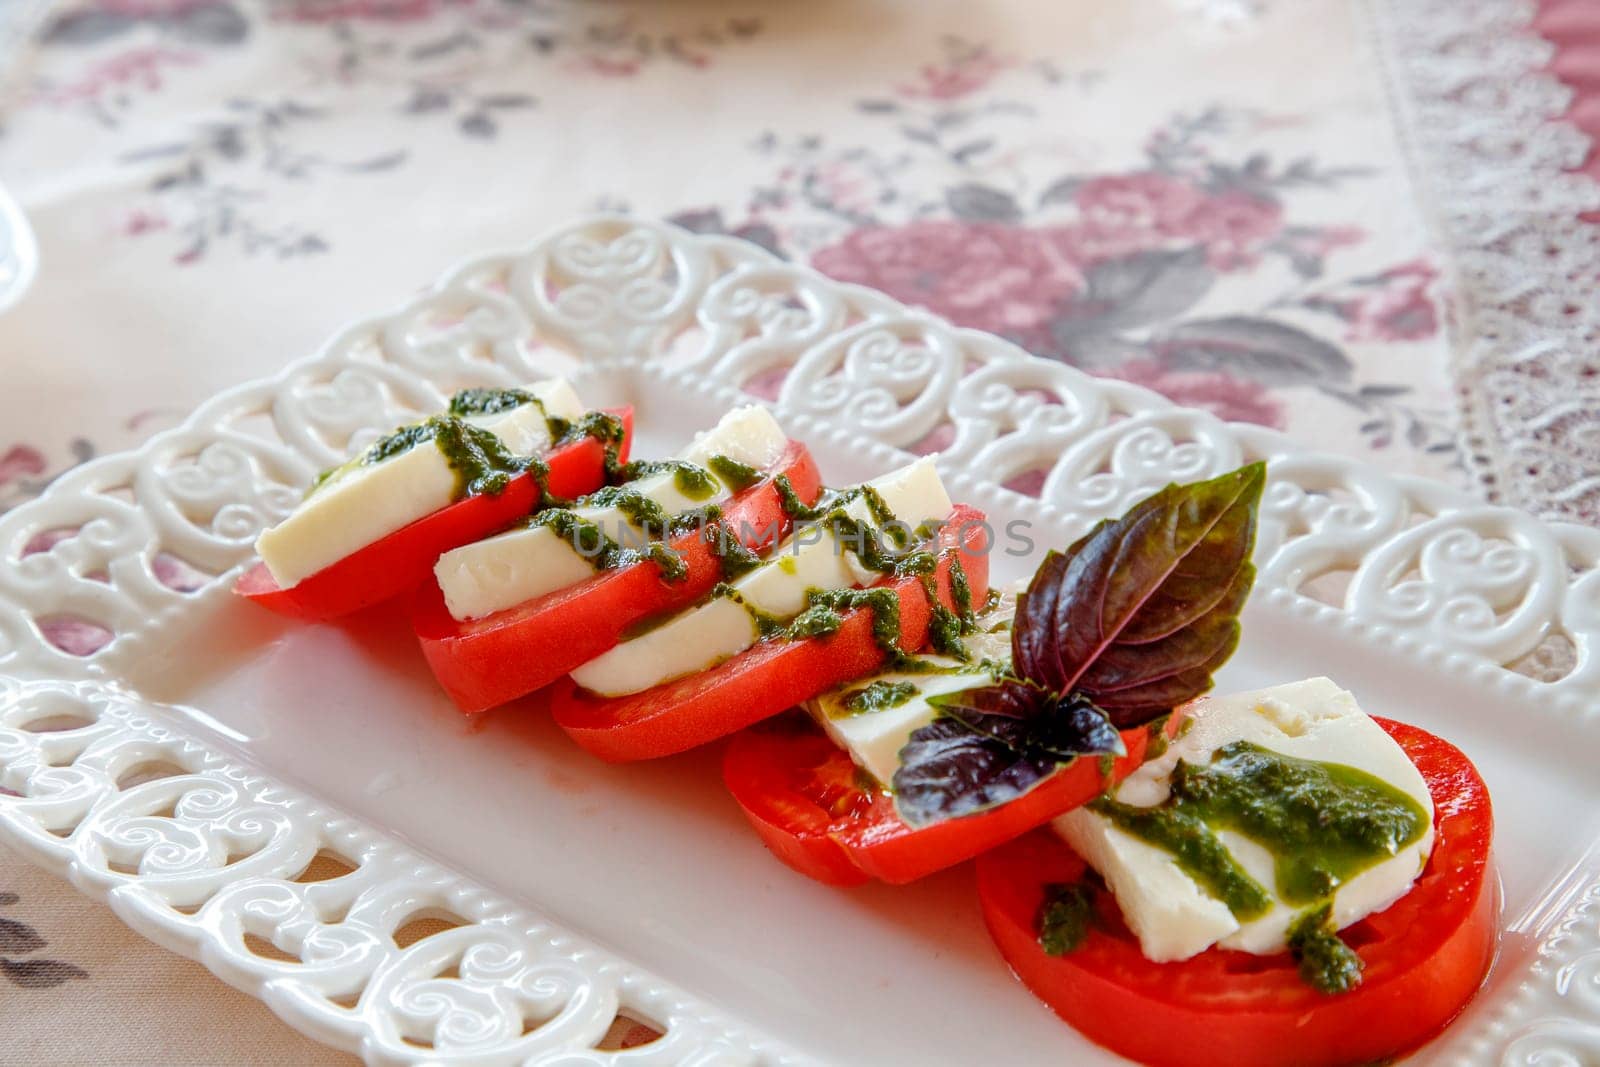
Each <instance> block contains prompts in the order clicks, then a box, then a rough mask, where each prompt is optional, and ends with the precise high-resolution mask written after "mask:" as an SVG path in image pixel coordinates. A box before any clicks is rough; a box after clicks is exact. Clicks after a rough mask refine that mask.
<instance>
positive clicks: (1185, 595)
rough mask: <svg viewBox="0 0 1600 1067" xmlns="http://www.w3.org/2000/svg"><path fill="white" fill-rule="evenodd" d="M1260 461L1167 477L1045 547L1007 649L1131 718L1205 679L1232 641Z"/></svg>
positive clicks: (1058, 683) (1152, 711)
mask: <svg viewBox="0 0 1600 1067" xmlns="http://www.w3.org/2000/svg"><path fill="white" fill-rule="evenodd" d="M1265 481H1266V465H1265V464H1263V463H1252V464H1250V465H1249V466H1247V467H1241V468H1240V469H1238V470H1236V471H1234V472H1232V473H1231V474H1224V475H1222V476H1221V477H1219V478H1213V479H1211V480H1210V481H1205V482H1195V483H1192V484H1189V485H1169V486H1167V487H1166V488H1165V489H1162V490H1161V491H1160V492H1157V493H1155V494H1154V495H1152V496H1150V497H1147V498H1146V499H1144V500H1142V501H1140V502H1139V503H1137V504H1135V505H1134V506H1133V507H1132V508H1130V509H1129V510H1128V512H1127V513H1126V514H1125V515H1123V516H1122V517H1121V518H1119V519H1107V520H1105V521H1104V522H1101V523H1100V524H1099V525H1097V526H1096V527H1095V528H1094V529H1092V530H1090V531H1089V532H1088V533H1087V534H1085V535H1084V536H1083V537H1082V538H1080V539H1079V540H1078V541H1077V542H1076V543H1074V544H1073V545H1072V547H1070V548H1068V549H1067V550H1066V551H1065V552H1051V553H1050V554H1049V555H1048V556H1046V557H1045V561H1044V563H1043V564H1042V565H1041V566H1040V567H1039V570H1038V572H1037V573H1036V574H1035V575H1034V577H1033V581H1032V582H1031V583H1030V584H1029V586H1028V590H1027V592H1026V593H1024V594H1022V596H1021V597H1019V598H1018V601H1017V614H1016V619H1015V621H1014V623H1013V624H1012V628H1011V650H1012V659H1013V661H1014V664H1015V666H1016V669H1017V671H1018V672H1019V673H1021V674H1022V676H1023V677H1024V678H1026V679H1028V680H1029V681H1031V682H1033V683H1035V684H1036V685H1039V686H1042V687H1043V688H1045V689H1048V690H1050V691H1052V692H1057V693H1066V692H1079V693H1081V694H1083V695H1084V696H1086V697H1088V698H1090V699H1091V700H1093V701H1094V703H1096V704H1098V705H1099V706H1100V707H1102V708H1104V709H1105V710H1106V711H1107V712H1108V713H1109V714H1110V717H1111V721H1112V722H1113V723H1114V724H1115V725H1117V726H1119V727H1125V726H1131V725H1134V724H1136V723H1138V722H1140V721H1143V720H1144V719H1147V718H1149V717H1151V716H1152V715H1158V714H1161V713H1163V712H1165V711H1167V710H1169V709H1170V708H1172V707H1173V706H1174V705H1176V704H1181V703H1183V702H1184V701H1186V700H1189V699H1191V698H1193V697H1196V696H1199V695H1200V694H1201V693H1203V692H1205V691H1206V690H1207V689H1210V688H1211V675H1212V672H1213V671H1215V670H1216V669H1217V668H1218V667H1220V666H1221V665H1222V664H1223V663H1224V662H1226V661H1227V659H1228V657H1229V656H1231V655H1232V654H1233V650H1234V648H1235V646H1236V645H1237V644H1238V642H1239V618H1238V616H1239V611H1240V609H1241V608H1242V607H1243V606H1244V602H1245V598H1246V597H1248V596H1249V595H1250V587H1251V585H1252V584H1253V583H1254V582H1255V566H1254V564H1252V563H1251V562H1250V553H1251V551H1252V550H1253V549H1254V547H1255V533H1256V511H1257V507H1258V506H1259V504H1260V501H1261V490H1262V486H1263V485H1264V484H1265Z"/></svg>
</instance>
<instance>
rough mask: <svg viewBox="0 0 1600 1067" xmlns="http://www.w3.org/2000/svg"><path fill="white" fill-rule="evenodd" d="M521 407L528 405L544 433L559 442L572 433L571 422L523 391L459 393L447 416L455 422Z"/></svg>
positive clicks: (502, 390) (453, 400)
mask: <svg viewBox="0 0 1600 1067" xmlns="http://www.w3.org/2000/svg"><path fill="white" fill-rule="evenodd" d="M523 404H532V405H533V406H534V407H536V408H538V409H539V414H540V415H541V416H542V417H543V418H544V428H545V433H547V434H549V436H550V440H552V441H559V440H561V439H562V438H563V437H565V436H566V435H567V434H568V433H569V432H570V431H571V430H572V423H571V421H569V420H567V419H564V418H562V417H561V416H560V415H552V414H550V411H549V409H548V408H546V407H545V406H544V401H543V400H540V399H539V398H538V397H536V396H534V395H533V394H532V393H530V392H528V391H527V390H525V389H463V390H461V391H460V392H459V393H457V394H456V395H455V396H452V397H451V398H450V407H449V413H450V414H452V415H455V416H457V417H458V418H463V419H464V418H468V417H470V416H483V415H499V414H501V413H502V412H506V411H510V410H511V409H512V408H518V407H521V406H522V405H523Z"/></svg>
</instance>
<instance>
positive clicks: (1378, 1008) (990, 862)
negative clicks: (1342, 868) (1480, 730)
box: [978, 719, 1499, 1067]
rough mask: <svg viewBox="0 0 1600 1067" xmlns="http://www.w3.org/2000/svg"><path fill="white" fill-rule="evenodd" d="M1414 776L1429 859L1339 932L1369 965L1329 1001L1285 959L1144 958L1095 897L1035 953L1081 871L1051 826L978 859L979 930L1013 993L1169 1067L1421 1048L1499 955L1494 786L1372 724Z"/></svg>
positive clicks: (1406, 729) (1407, 734)
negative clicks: (1080, 923) (1078, 935)
mask: <svg viewBox="0 0 1600 1067" xmlns="http://www.w3.org/2000/svg"><path fill="white" fill-rule="evenodd" d="M1378 722H1379V724H1380V725H1382V726H1383V728H1384V729H1385V730H1387V731H1388V732H1389V735H1390V736H1391V737H1393V738H1394V739H1395V740H1396V741H1397V742H1399V743H1400V747H1401V748H1403V749H1404V750H1405V752H1406V755H1408V756H1410V757H1411V761H1412V762H1413V763H1415V764H1416V765H1417V769H1418V770H1419V771H1421V772H1422V777H1423V780H1424V781H1426V782H1427V783H1428V789H1429V791H1430V792H1431V793H1432V795H1433V807H1434V816H1433V820H1434V831H1435V835H1436V836H1435V842H1434V846H1433V855H1432V856H1431V857H1430V858H1429V860H1428V865H1427V867H1426V868H1424V869H1423V872H1422V877H1421V878H1419V879H1418V880H1417V882H1416V884H1415V885H1413V886H1412V889H1411V892H1409V893H1407V894H1406V895H1405V896H1404V897H1402V898H1401V899H1400V900H1398V901H1397V902H1395V903H1394V904H1393V905H1391V906H1390V907H1389V908H1387V909H1385V910H1384V911H1381V912H1379V913H1377V914H1375V915H1369V916H1367V917H1366V918H1365V919H1363V920H1361V921H1360V922H1358V923H1355V924H1353V925H1351V926H1349V927H1346V928H1345V930H1344V931H1343V933H1342V936H1343V937H1344V940H1345V942H1346V943H1347V944H1349V945H1350V946H1351V947H1352V948H1354V949H1355V950H1356V952H1357V953H1358V954H1359V955H1360V956H1361V959H1362V962H1363V963H1364V964H1365V971H1364V972H1363V976H1362V981H1361V984H1360V985H1359V986H1357V987H1356V988H1355V989H1353V990H1351V991H1350V992H1349V993H1345V994H1342V995H1339V996H1330V995H1327V994H1324V993H1319V992H1317V991H1316V990H1314V989H1312V988H1311V987H1310V986H1308V985H1306V984H1305V983H1304V982H1302V981H1301V980H1300V977H1299V973H1298V971H1297V970H1296V967H1295V963H1294V961H1293V960H1292V959H1291V958H1290V956H1289V954H1288V953H1283V954H1280V955H1277V956H1254V955H1251V954H1249V953H1245V952H1237V951H1231V950H1226V949H1215V948H1214V949H1209V950H1207V951H1205V952H1202V953H1200V954H1199V955H1198V956H1195V957H1193V958H1191V959H1188V960H1184V961H1182V962H1179V963H1152V962H1150V961H1149V960H1147V959H1145V958H1144V956H1143V955H1142V954H1141V953H1140V951H1139V942H1138V941H1137V940H1136V939H1135V938H1134V936H1133V935H1132V934H1131V933H1129V932H1128V930H1127V927H1126V926H1124V925H1123V923H1122V918H1121V914H1120V913H1119V912H1118V910H1117V906H1116V902H1115V901H1114V900H1113V899H1112V898H1111V897H1110V895H1109V894H1107V893H1105V892H1103V891H1101V892H1099V893H1098V895H1097V898H1096V901H1095V905H1096V916H1097V920H1098V922H1097V924H1096V925H1095V926H1094V927H1093V928H1091V930H1090V932H1089V934H1088V936H1087V938H1086V939H1085V940H1084V942H1083V944H1082V945H1080V946H1079V947H1078V948H1077V949H1076V950H1074V951H1072V952H1069V953H1067V954H1066V955H1064V956H1048V955H1046V954H1045V953H1044V951H1043V950H1042V949H1041V948H1040V947H1039V944H1038V940H1037V930H1036V926H1035V923H1036V921H1037V918H1038V915H1039V910H1040V908H1041V907H1042V905H1043V902H1044V897H1045V886H1047V885H1049V884H1051V883H1071V882H1075V881H1077V880H1078V879H1079V878H1081V877H1083V875H1084V873H1085V870H1086V868H1085V866H1084V863H1083V861H1082V860H1080V859H1079V858H1078V857H1077V855H1076V854H1075V853H1073V852H1072V850H1071V849H1069V848H1068V847H1067V846H1066V845H1065V844H1064V843H1063V842H1061V841H1060V840H1059V839H1057V838H1056V837H1054V836H1053V835H1050V834H1048V833H1046V832H1043V831H1041V832H1039V833H1037V834H1030V835H1029V836H1027V837H1024V838H1020V839H1018V840H1017V841H1014V842H1012V843H1011V844H1009V845H1007V846H1006V847H1004V848H1002V849H998V850H996V851H994V852H991V853H990V854H989V855H987V856H985V857H983V858H982V859H980V860H979V861H978V893H979V896H980V898H981V901H982V905H983V915H984V921H985V922H986V923H987V924H988V927H989V932H990V934H991V935H992V936H993V937H994V940H995V944H996V945H997V946H998V947H999V949H1000V954H1001V955H1003V956H1004V957H1005V959H1006V962H1007V963H1009V964H1010V965H1011V969H1012V970H1013V971H1015V972H1016V973H1017V976H1018V977H1019V978H1021V979H1022V981H1023V983H1024V984H1025V985H1027V987H1028V988H1029V989H1030V990H1032V991H1033V993H1034V994H1035V995H1036V996H1038V997H1039V998H1040V999H1041V1000H1043V1001H1044V1002H1045V1003H1046V1004H1048V1005H1049V1006H1050V1007H1051V1008H1052V1009H1053V1010H1054V1011H1055V1012H1056V1014H1057V1015H1060V1016H1061V1017H1062V1018H1063V1019H1065V1020H1066V1021H1067V1022H1068V1023H1070V1024H1072V1025H1073V1026H1074V1027H1076V1028H1077V1029H1078V1030H1079V1031H1081V1032H1082V1033H1083V1034H1084V1035H1085V1036H1086V1037H1088V1038H1089V1039H1091V1040H1093V1041H1096V1042H1098V1043H1099V1044H1101V1045H1104V1046H1105V1047H1106V1048H1109V1049H1111V1050H1112V1051H1113V1052H1116V1053H1118V1054H1120V1055H1123V1056H1127V1057H1129V1058H1131V1059H1135V1060H1139V1061H1142V1062H1145V1063H1150V1064H1156V1065H1164V1064H1173V1065H1180V1064H1181V1065H1199V1067H1205V1065H1208V1064H1218V1065H1223V1064H1226V1065H1229V1067H1277V1065H1287V1064H1295V1065H1301V1067H1314V1065H1320V1064H1342V1063H1368V1062H1373V1061H1379V1060H1386V1059H1388V1058H1389V1057H1391V1056H1395V1055H1398V1054H1399V1053H1402V1052H1406V1051H1409V1050H1411V1049H1414V1048H1416V1047H1417V1046H1418V1045H1420V1044H1422V1043H1423V1042H1424V1041H1426V1040H1427V1039H1428V1038H1430V1037H1432V1036H1433V1035H1434V1034H1436V1033H1438V1031H1439V1030H1440V1029H1441V1028H1443V1027H1444V1025H1445V1024H1446V1023H1448V1022H1449V1021H1450V1020H1451V1019H1452V1018H1454V1017H1455V1015H1456V1014H1457V1013H1458V1012H1459V1011H1460V1010H1461V1009H1462V1007H1464V1006H1465V1005H1466V1003H1467V1001H1468V1000H1470V999H1471V998H1472V995H1473V994H1474V993H1475V992H1476V991H1477V990H1478V988H1479V987H1480V986H1481V985H1482V984H1483V979H1484V976H1485V975H1486V974H1487V973H1488V971H1489V965H1490V963H1491V962H1492V961H1493V958H1494V950H1495V940H1496V927H1497V925H1498V913H1499V901H1498V892H1497V889H1496V882H1495V880H1494V878H1493V877H1492V876H1491V874H1492V872H1491V868H1490V863H1489V845H1490V838H1491V837H1492V836H1493V829H1494V818H1493V815H1492V812H1491V810H1490V805H1489V792H1488V789H1487V788H1486V787H1485V786H1484V784H1483V779H1482V778H1481V777H1479V775H1478V772H1477V769H1476V768H1475V767H1473V766H1472V763H1471V762H1470V761H1469V760H1468V759H1467V757H1466V756H1464V755H1463V754H1462V753H1461V751H1460V750H1459V749H1457V748H1456V747H1454V746H1453V745H1451V744H1449V743H1448V742H1446V741H1442V740H1440V739H1439V738H1437V737H1434V736H1433V735H1432V734H1429V733H1427V732H1426V731H1424V730H1420V729H1418V728H1417V727H1415V726H1407V725H1405V724H1403V723H1398V722H1391V721H1388V720H1384V719H1379V720H1378Z"/></svg>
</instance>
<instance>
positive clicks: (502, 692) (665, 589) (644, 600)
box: [411, 441, 822, 713]
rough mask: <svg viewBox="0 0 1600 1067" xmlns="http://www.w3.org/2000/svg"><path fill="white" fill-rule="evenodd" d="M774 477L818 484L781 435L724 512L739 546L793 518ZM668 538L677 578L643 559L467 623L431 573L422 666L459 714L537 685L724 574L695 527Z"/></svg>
mask: <svg viewBox="0 0 1600 1067" xmlns="http://www.w3.org/2000/svg"><path fill="white" fill-rule="evenodd" d="M780 474H782V475H787V476H788V479H789V484H790V485H791V486H792V487H793V489H794V491H795V493H796V495H798V496H799V497H800V499H801V500H803V501H804V502H805V503H807V504H810V503H812V502H813V501H815V500H816V499H817V495H818V493H820V492H821V490H822V480H821V477H820V476H819V475H818V473H817V465H816V463H815V461H813V460H812V458H811V453H810V452H808V451H807V450H806V446H805V445H803V444H800V443H799V442H797V441H791V442H789V446H788V448H787V449H785V451H784V453H783V455H782V456H781V457H780V458H779V460H778V462H777V463H775V464H773V466H772V468H771V471H770V472H769V474H768V476H767V477H766V478H765V479H764V480H762V481H760V482H757V483H756V484H755V485H752V486H750V487H749V488H748V489H745V490H744V491H743V492H741V493H739V494H737V495H736V496H734V497H733V498H732V499H731V500H729V501H728V502H727V504H726V505H725V506H724V507H723V509H722V515H723V517H722V520H721V522H720V523H719V525H720V526H721V528H722V529H725V530H727V531H728V533H729V535H730V536H732V537H733V538H735V539H737V540H738V541H739V542H740V543H741V544H743V545H744V546H745V547H746V548H749V549H752V550H754V551H757V552H763V551H765V550H766V549H767V548H768V547H770V546H771V545H772V544H773V543H774V542H776V541H777V540H779V539H780V538H782V537H783V536H784V535H786V534H787V533H788V531H789V528H790V527H791V526H792V525H793V523H792V521H791V520H790V518H789V516H788V514H787V513H786V512H785V511H784V510H783V499H782V497H781V496H780V494H779V493H778V489H777V486H776V485H775V484H774V479H775V478H776V477H777V476H778V475H780ZM707 532H708V533H709V531H707ZM669 544H670V546H671V547H672V549H673V551H675V552H677V553H678V555H679V556H680V557H681V558H682V559H683V561H684V564H685V565H686V566H687V568H688V573H687V574H686V575H684V577H682V578H680V579H678V580H677V581H670V582H669V581H667V580H665V579H663V578H662V577H661V568H660V567H659V566H658V565H657V564H656V563H654V562H652V561H650V560H644V561H641V562H639V563H636V564H633V565H632V566H629V567H621V568H618V569H617V570H613V571H604V572H602V573H599V574H596V575H595V576H594V577H593V578H590V579H588V580H586V581H582V582H579V583H578V584H576V585H571V586H568V587H567V588H565V589H558V590H556V591H554V592H552V593H548V594H546V595H545V596H542V597H538V598H536V599H534V600H530V601H528V602H527V603H524V604H519V605H518V606H516V607H514V608H507V609H506V610H505V611H501V612H496V613H495V614H493V615H488V616H485V617H484V618H481V619H473V620H471V621H468V622H458V621H457V620H456V619H455V618H453V617H452V616H451V615H450V612H449V610H448V609H446V608H445V604H444V594H443V593H442V592H440V590H439V583H438V582H437V581H434V580H432V578H431V575H430V579H429V580H428V581H425V582H423V584H422V586H421V587H420V588H419V589H418V590H417V597H416V601H415V603H414V605H413V608H412V615H411V621H412V626H413V628H414V629H415V630H416V632H417V640H418V641H419V642H421V644H422V653H423V655H424V656H425V657H426V658H427V660H428V666H429V667H431V668H433V674H434V677H436V678H438V679H439V684H440V685H442V686H444V689H445V691H446V692H447V693H449V694H450V699H451V700H454V701H455V702H456V706H457V707H459V708H460V709H461V710H462V711H464V712H469V713H470V712H477V711H483V710H484V709H486V708H492V707H494V706H495V705H497V704H504V703H505V702H506V701H508V700H512V699H515V698H516V697H519V696H523V695H524V694H526V693H531V692H533V691H534V690H536V689H542V688H543V687H545V686H547V685H549V684H550V683H551V682H553V681H555V680H556V679H557V678H560V677H561V676H562V675H563V674H566V673H567V672H568V671H571V670H573V669H574V668H576V667H578V666H581V665H582V664H584V663H587V662H589V661H590V660H591V659H594V658H595V657H596V656H598V655H600V654H601V653H602V652H604V651H606V650H607V649H609V648H612V647H613V646H615V645H616V644H617V643H618V642H619V641H621V640H622V634H623V632H624V631H625V630H627V628H628V627H630V626H632V625H633V624H634V623H636V622H638V621H640V620H641V619H646V618H649V617H650V616H652V615H656V614H659V613H661V612H663V611H669V610H673V609H676V608H681V607H683V606H684V605H686V604H692V603H693V602H695V601H696V600H698V599H700V598H701V597H702V596H704V595H705V594H706V593H709V592H710V591H711V587H712V586H714V585H716V584H717V582H719V581H721V580H722V565H721V561H720V560H719V559H718V558H717V556H716V553H715V552H713V550H712V539H710V538H708V537H705V536H702V535H701V532H700V531H698V530H695V531H690V532H688V533H685V534H682V535H681V536H679V537H677V538H676V539H674V540H673V541H671V542H669Z"/></svg>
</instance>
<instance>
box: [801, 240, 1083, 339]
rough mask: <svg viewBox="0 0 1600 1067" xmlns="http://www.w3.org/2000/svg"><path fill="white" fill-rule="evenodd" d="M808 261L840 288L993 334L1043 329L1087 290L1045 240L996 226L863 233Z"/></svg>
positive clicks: (1074, 268) (1071, 265)
mask: <svg viewBox="0 0 1600 1067" xmlns="http://www.w3.org/2000/svg"><path fill="white" fill-rule="evenodd" d="M811 262H812V265H813V266H815V267H816V268H817V269H818V270H821V271H822V272H823V273H825V274H829V275H832V276H833V277H835V278H838V279H839V280H840V281H846V282H856V283H858V284H860V285H868V286H872V287H873V288H875V289H881V290H883V291H884V292H886V293H888V294H889V295H890V296H892V297H895V298H896V299H897V300H903V301H905V302H906V303H909V304H918V305H921V306H923V307H926V308H928V309H929V310H930V311H933V312H935V313H937V314H939V315H943V316H944V317H945V318H947V319H949V320H950V321H951V322H954V323H957V324H959V325H962V326H972V327H975V328H977V329H980V330H993V331H994V332H996V333H1015V332H1017V331H1023V330H1030V329H1034V328H1036V327H1039V326H1042V325H1044V323H1045V322H1046V321H1047V320H1048V319H1049V317H1050V315H1051V313H1052V311H1053V310H1054V309H1055V308H1056V307H1058V306H1059V305H1060V304H1061V303H1062V302H1063V301H1064V300H1066V299H1067V298H1069V297H1071V296H1072V295H1073V294H1075V293H1077V292H1078V291H1079V290H1081V289H1082V287H1083V275H1082V273H1081V272H1080V271H1079V270H1078V268H1077V266H1076V265H1075V264H1074V263H1072V262H1071V261H1070V260H1069V259H1068V258H1067V257H1064V256H1062V255H1061V254H1060V252H1059V250H1058V249H1057V247H1056V246H1055V244H1054V242H1052V241H1051V240H1050V239H1049V238H1048V236H1047V235H1045V234H1043V233H1040V232H1038V231H1033V230H1028V229H1024V228H1022V227H1017V226H1009V225H1004V224H999V223H984V222H976V223H967V222H958V221H955V220H950V219H939V220H933V219H930V220H927V221H922V222H913V223H910V224H909V225H906V226H903V227H883V226H869V227H863V228H862V229H859V230H852V231H850V232H849V233H848V234H846V235H845V236H844V238H843V239H842V240H841V241H840V242H839V243H837V244H834V245H829V246H827V247H825V248H821V249H819V250H818V251H817V252H815V253H814V254H813V255H812V257H811Z"/></svg>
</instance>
